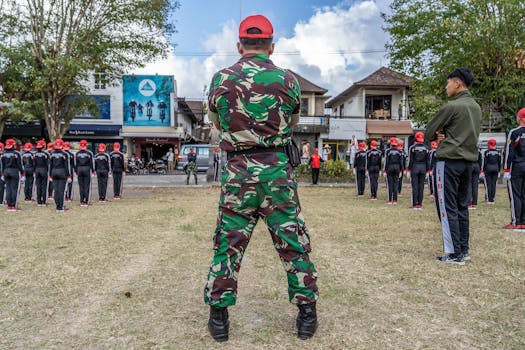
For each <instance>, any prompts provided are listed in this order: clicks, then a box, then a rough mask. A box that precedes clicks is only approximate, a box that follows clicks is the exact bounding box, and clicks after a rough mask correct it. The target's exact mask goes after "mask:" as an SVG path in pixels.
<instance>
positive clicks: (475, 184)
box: [468, 150, 483, 210]
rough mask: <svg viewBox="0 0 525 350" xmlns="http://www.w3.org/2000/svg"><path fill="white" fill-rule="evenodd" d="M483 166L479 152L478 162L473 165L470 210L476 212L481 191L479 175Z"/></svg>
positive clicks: (479, 152)
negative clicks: (479, 191)
mask: <svg viewBox="0 0 525 350" xmlns="http://www.w3.org/2000/svg"><path fill="white" fill-rule="evenodd" d="M482 166H483V155H482V154H481V151H480V150H478V161H477V162H473V163H472V175H471V177H470V191H469V195H470V204H469V206H468V209H469V210H474V209H476V208H477V207H478V190H479V175H480V173H481V167H482Z"/></svg>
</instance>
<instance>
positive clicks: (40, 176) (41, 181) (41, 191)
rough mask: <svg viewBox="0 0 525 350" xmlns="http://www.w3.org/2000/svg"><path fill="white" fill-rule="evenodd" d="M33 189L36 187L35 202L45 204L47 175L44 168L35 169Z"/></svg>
mask: <svg viewBox="0 0 525 350" xmlns="http://www.w3.org/2000/svg"><path fill="white" fill-rule="evenodd" d="M35 187H36V202H37V203H38V204H46V201H47V188H48V174H47V169H46V168H36V171H35Z"/></svg>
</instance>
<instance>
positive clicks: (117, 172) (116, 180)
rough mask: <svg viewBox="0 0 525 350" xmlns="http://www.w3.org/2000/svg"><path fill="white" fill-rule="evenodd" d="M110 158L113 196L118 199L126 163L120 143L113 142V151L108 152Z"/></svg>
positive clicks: (120, 193)
mask: <svg viewBox="0 0 525 350" xmlns="http://www.w3.org/2000/svg"><path fill="white" fill-rule="evenodd" d="M109 158H110V159H111V172H112V174H113V194H114V196H113V198H114V199H120V196H121V195H122V176H123V175H124V174H125V173H126V170H127V164H126V158H125V157H124V153H122V152H120V143H118V142H115V143H114V144H113V152H111V153H110V154H109Z"/></svg>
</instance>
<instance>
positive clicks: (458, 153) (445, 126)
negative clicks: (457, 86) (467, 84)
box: [425, 90, 481, 162]
mask: <svg viewBox="0 0 525 350" xmlns="http://www.w3.org/2000/svg"><path fill="white" fill-rule="evenodd" d="M480 125H481V108H480V107H479V105H478V103H477V102H476V101H475V100H474V98H473V97H472V95H471V94H470V92H469V91H468V90H466V91H462V92H460V93H457V94H456V95H454V96H453V97H451V98H450V101H449V102H448V103H447V104H445V105H444V106H443V107H441V109H440V111H439V112H438V114H437V115H436V116H435V117H434V118H432V120H431V121H430V122H428V124H427V128H426V132H425V139H426V140H427V141H434V140H436V139H437V135H436V132H438V131H441V132H443V133H444V134H445V139H443V140H442V141H441V142H440V143H439V146H438V148H437V150H436V157H437V158H445V159H463V160H467V161H471V162H476V161H477V160H478V139H479V132H480Z"/></svg>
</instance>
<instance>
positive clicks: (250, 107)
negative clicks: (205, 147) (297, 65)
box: [208, 54, 301, 152]
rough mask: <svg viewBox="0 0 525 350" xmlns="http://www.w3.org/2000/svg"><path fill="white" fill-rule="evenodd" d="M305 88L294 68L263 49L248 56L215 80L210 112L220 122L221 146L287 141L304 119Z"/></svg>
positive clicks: (244, 146)
mask: <svg viewBox="0 0 525 350" xmlns="http://www.w3.org/2000/svg"><path fill="white" fill-rule="evenodd" d="M300 102H301V90H300V88H299V83H298V82H297V79H296V77H295V76H294V75H293V73H291V72H289V71H287V70H285V69H282V68H279V67H277V66H275V65H274V64H273V62H272V61H271V60H270V59H269V58H268V56H266V55H264V54H247V55H244V56H243V57H242V58H241V59H240V60H239V61H238V62H237V63H236V64H234V65H233V66H231V67H229V68H225V69H223V70H221V71H219V72H217V73H216V74H215V75H214V76H213V79H212V81H211V84H210V91H209V98H208V106H209V114H208V115H209V117H210V120H212V121H213V122H218V123H219V124H220V132H221V142H220V147H221V148H222V149H223V150H225V151H227V152H231V151H237V150H243V149H249V148H252V147H274V146H284V145H286V144H288V143H289V142H290V138H291V132H292V129H291V126H290V123H291V121H292V119H296V118H297V119H298V118H299V112H300Z"/></svg>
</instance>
